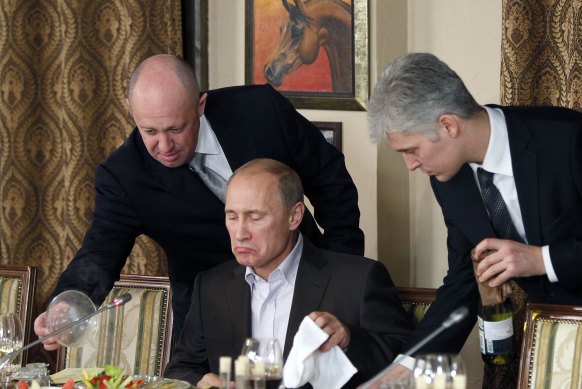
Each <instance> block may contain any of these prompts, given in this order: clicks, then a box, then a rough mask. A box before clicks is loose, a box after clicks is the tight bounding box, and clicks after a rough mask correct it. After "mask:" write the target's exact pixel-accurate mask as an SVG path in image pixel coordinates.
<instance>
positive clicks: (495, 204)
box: [477, 168, 527, 388]
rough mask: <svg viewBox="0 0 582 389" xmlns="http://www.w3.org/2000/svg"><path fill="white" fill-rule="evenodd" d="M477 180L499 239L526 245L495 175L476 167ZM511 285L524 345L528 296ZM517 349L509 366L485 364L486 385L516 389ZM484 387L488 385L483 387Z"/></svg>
mask: <svg viewBox="0 0 582 389" xmlns="http://www.w3.org/2000/svg"><path fill="white" fill-rule="evenodd" d="M477 179H478V180H479V186H480V187H481V195H482V197H483V203H485V208H487V211H488V212H489V220H490V221H491V224H492V225H493V229H494V230H495V232H496V233H497V236H498V237H499V238H501V239H510V240H513V241H516V242H521V243H523V239H522V238H521V236H519V234H518V233H517V230H516V229H515V225H514V224H513V221H512V220H511V216H510V215H509V211H508V210H507V205H506V204H505V201H503V197H501V193H500V192H499V189H497V187H496V186H495V185H494V184H493V173H491V172H488V171H487V170H485V169H483V168H477ZM508 282H509V284H510V285H511V289H512V292H513V293H512V294H511V295H510V296H509V298H510V299H511V302H512V304H513V310H514V313H513V321H514V323H513V326H514V329H515V336H516V338H515V341H516V344H517V345H519V344H521V337H522V336H523V324H524V319H525V306H526V303H527V295H526V294H525V292H524V291H523V289H521V288H520V287H519V285H517V283H516V282H515V281H513V280H510V281H508ZM520 353H521V352H520V350H519V349H518V350H517V354H518V355H517V358H515V360H514V361H513V362H511V363H510V364H509V365H508V366H491V365H485V371H484V382H490V384H489V386H487V387H491V388H506V387H516V386H517V378H516V377H517V376H518V372H519V359H520V357H519V354H520ZM484 387H485V386H484Z"/></svg>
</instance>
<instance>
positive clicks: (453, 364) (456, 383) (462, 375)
mask: <svg viewBox="0 0 582 389" xmlns="http://www.w3.org/2000/svg"><path fill="white" fill-rule="evenodd" d="M449 366H450V371H449V377H448V381H449V383H450V385H449V386H450V387H451V389H466V388H467V371H466V370H465V364H464V363H463V358H461V356H460V355H458V354H452V355H450V356H449Z"/></svg>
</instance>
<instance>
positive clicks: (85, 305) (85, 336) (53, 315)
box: [46, 290, 97, 347]
mask: <svg viewBox="0 0 582 389" xmlns="http://www.w3.org/2000/svg"><path fill="white" fill-rule="evenodd" d="M95 310H96V308H95V304H93V301H91V299H90V298H89V297H88V296H87V295H86V294H84V293H82V292H79V291H78V290H67V291H64V292H62V293H60V294H58V295H57V296H55V298H53V299H52V300H51V302H50V304H49V306H48V308H47V310H46V326H47V328H48V330H49V331H51V332H52V331H56V330H58V329H60V328H63V327H65V326H66V325H68V324H70V323H72V322H74V321H76V320H78V319H80V318H82V317H84V316H86V315H89V314H91V313H93V312H95ZM96 332H97V319H96V318H95V317H91V318H89V319H87V320H85V321H83V322H81V323H79V324H77V325H75V326H73V327H71V328H69V329H67V330H65V331H63V332H61V333H60V334H58V335H56V336H55V339H56V340H57V342H59V343H60V344H61V345H62V346H65V347H78V346H82V345H83V344H85V343H87V342H88V341H89V340H91V339H92V338H93V336H94V335H95V333H96Z"/></svg>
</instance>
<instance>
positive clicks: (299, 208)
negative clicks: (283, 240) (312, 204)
mask: <svg viewBox="0 0 582 389" xmlns="http://www.w3.org/2000/svg"><path fill="white" fill-rule="evenodd" d="M304 213H305V204H303V202H298V203H296V204H295V205H294V206H293V207H291V211H290V212H289V229H290V230H291V231H293V230H296V229H298V228H299V225H300V224H301V221H302V220H303V214H304Z"/></svg>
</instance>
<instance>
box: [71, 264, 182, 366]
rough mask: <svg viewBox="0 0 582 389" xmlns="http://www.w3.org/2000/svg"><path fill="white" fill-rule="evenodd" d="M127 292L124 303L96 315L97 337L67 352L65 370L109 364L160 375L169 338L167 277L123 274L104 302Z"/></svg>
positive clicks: (170, 329)
mask: <svg viewBox="0 0 582 389" xmlns="http://www.w3.org/2000/svg"><path fill="white" fill-rule="evenodd" d="M128 292H129V293H131V295H132V299H131V300H130V301H129V302H128V303H127V304H125V305H123V306H120V307H118V308H114V309H110V310H107V311H105V312H103V313H102V314H100V315H99V316H98V320H99V328H98V330H97V334H96V336H95V337H94V338H93V339H92V340H91V341H90V342H89V343H88V344H85V345H84V346H83V347H78V348H75V347H71V348H68V349H67V352H66V357H65V367H96V366H103V365H105V364H112V365H117V366H120V367H121V368H123V370H124V371H125V372H126V373H129V374H138V375H158V376H159V375H162V373H163V370H164V368H165V366H166V363H167V362H168V359H169V355H170V353H169V352H170V346H171V339H172V309H171V290H170V284H169V281H168V278H167V277H150V276H136V275H133V276H129V275H122V276H121V279H120V280H119V281H118V282H116V283H115V286H114V288H113V290H112V291H111V292H110V293H109V295H108V296H107V299H106V301H105V303H109V302H111V301H113V299H114V298H116V297H118V296H120V295H122V294H125V293H128ZM105 303H104V304H105Z"/></svg>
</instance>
